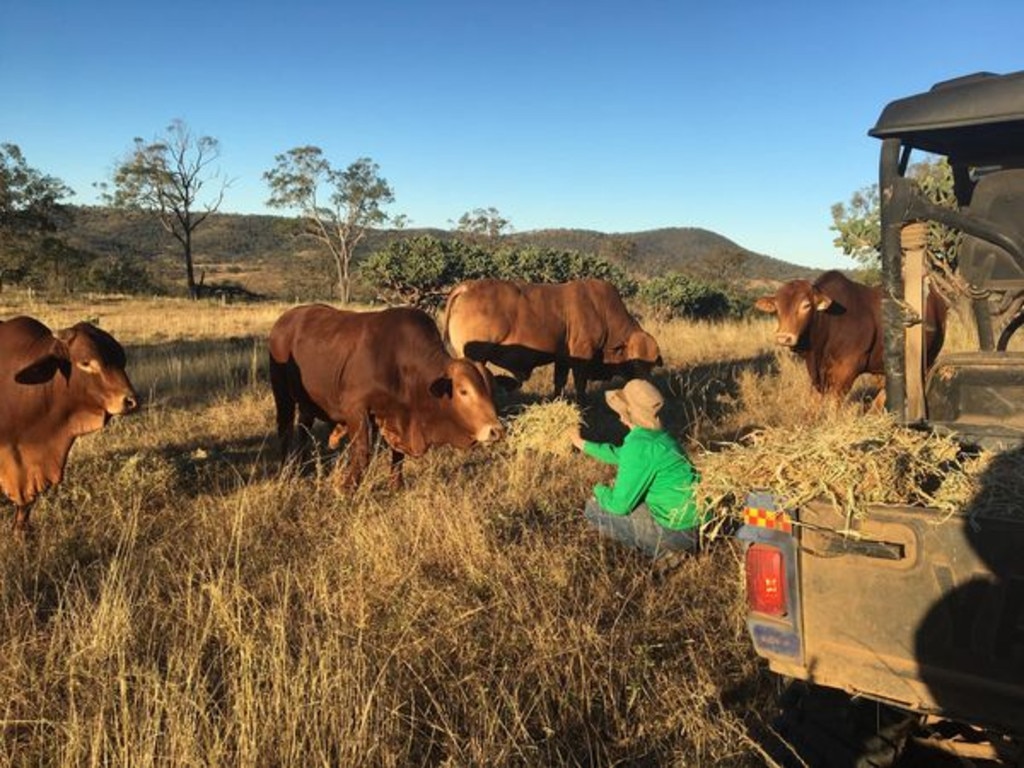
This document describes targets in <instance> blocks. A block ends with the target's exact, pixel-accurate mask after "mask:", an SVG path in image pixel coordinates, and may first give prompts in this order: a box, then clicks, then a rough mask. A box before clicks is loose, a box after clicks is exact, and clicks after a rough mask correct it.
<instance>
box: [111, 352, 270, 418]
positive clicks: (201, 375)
mask: <svg viewBox="0 0 1024 768" xmlns="http://www.w3.org/2000/svg"><path fill="white" fill-rule="evenodd" d="M126 351H127V354H128V366H127V370H128V375H129V376H130V377H131V380H132V383H133V384H134V385H135V389H136V391H137V392H138V393H139V395H140V396H141V397H142V399H143V401H144V403H146V404H159V405H161V406H192V405H204V404H207V403H210V402H213V401H215V400H217V399H218V398H221V397H224V396H225V395H230V394H232V393H235V392H238V391H241V390H243V389H245V388H246V387H267V391H269V384H268V383H267V349H266V339H265V338H264V337H263V336H233V337H230V338H226V339H211V340H202V341H172V342H165V343H160V344H146V345H137V346H129V347H128V348H127V350H126Z"/></svg>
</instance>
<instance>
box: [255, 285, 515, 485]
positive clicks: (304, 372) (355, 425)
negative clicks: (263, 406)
mask: <svg viewBox="0 0 1024 768" xmlns="http://www.w3.org/2000/svg"><path fill="white" fill-rule="evenodd" d="M269 347H270V382H271V386H272V387H273V392H274V404H275V407H276V410H277V434H278V438H279V440H280V445H281V458H282V463H285V462H287V461H288V460H289V458H291V457H292V439H293V435H294V428H295V419H296V411H297V412H298V422H299V424H300V425H301V426H302V427H304V428H305V429H306V430H307V431H308V430H309V428H310V427H311V426H312V424H313V422H314V420H316V419H320V420H321V421H326V422H330V423H332V424H335V425H336V426H335V427H334V431H333V432H332V433H331V437H330V444H331V446H332V447H336V446H337V445H338V443H339V442H340V440H341V439H342V438H344V437H348V438H349V441H350V445H349V462H348V471H347V473H346V474H345V476H344V478H342V480H341V482H342V484H343V485H344V486H345V487H347V488H352V487H354V486H356V485H357V484H358V483H359V481H360V479H361V478H362V475H363V472H364V471H365V469H366V467H367V465H368V463H369V459H370V424H371V421H372V422H374V423H375V424H376V425H377V427H379V429H380V433H381V435H382V437H383V438H384V441H385V442H386V443H387V444H388V446H389V447H390V448H391V481H392V484H393V485H394V486H396V487H397V486H400V485H401V484H402V466H401V465H402V460H403V458H404V457H405V456H406V455H409V456H421V455H422V454H423V453H424V452H425V451H426V450H427V448H429V447H430V446H433V445H454V446H457V447H459V448H469V447H471V446H473V445H475V444H477V443H490V442H492V441H495V440H499V439H500V438H502V437H503V436H504V430H503V428H502V425H501V422H500V421H499V420H498V415H497V412H496V411H495V407H494V400H493V390H494V386H495V380H494V377H492V376H491V374H490V372H489V371H488V370H487V369H486V368H485V367H484V366H483V365H482V364H479V363H474V362H472V361H469V360H456V359H454V358H452V357H451V356H450V355H449V354H448V353H447V352H446V351H445V348H444V344H443V343H442V341H441V335H440V333H439V332H438V329H437V325H436V324H435V323H434V321H433V319H431V318H430V316H429V315H427V314H426V313H424V312H422V311H420V310H418V309H412V308H409V307H399V308H392V309H385V310H382V311H377V312H346V311H342V310H337V309H334V308H333V307H328V306H325V305H322V304H311V305H305V306H299V307H295V308H293V309H290V310H288V311H287V312H285V313H284V314H283V315H281V317H280V318H278V320H277V322H275V323H274V326H273V328H272V329H271V331H270V339H269Z"/></svg>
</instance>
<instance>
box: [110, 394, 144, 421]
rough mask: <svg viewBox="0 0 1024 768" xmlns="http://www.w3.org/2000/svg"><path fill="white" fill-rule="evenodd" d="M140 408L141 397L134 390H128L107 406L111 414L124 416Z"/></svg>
mask: <svg viewBox="0 0 1024 768" xmlns="http://www.w3.org/2000/svg"><path fill="white" fill-rule="evenodd" d="M137 410H139V398H138V395H136V394H135V393H134V392H127V393H125V394H124V395H122V396H121V397H118V398H115V399H113V400H112V401H111V402H110V404H109V405H108V406H107V413H109V414H110V415H111V416H124V415H125V414H128V413H132V412H134V411H137Z"/></svg>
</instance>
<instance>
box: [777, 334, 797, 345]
mask: <svg viewBox="0 0 1024 768" xmlns="http://www.w3.org/2000/svg"><path fill="white" fill-rule="evenodd" d="M775 343H776V344H778V345H779V346H782V347H795V346H796V334H795V333H776V334H775Z"/></svg>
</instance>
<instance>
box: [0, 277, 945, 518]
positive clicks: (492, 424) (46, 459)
mask: <svg viewBox="0 0 1024 768" xmlns="http://www.w3.org/2000/svg"><path fill="white" fill-rule="evenodd" d="M880 299H881V294H880V291H879V290H878V289H876V288H868V287H867V286H864V285H861V284H859V283H855V282H853V281H851V280H849V279H847V278H846V277H844V276H843V275H841V274H840V273H838V272H834V271H833V272H827V273H825V274H824V275H822V276H821V277H820V278H819V279H818V280H817V281H815V282H814V283H813V284H812V283H810V282H808V281H806V280H793V281H790V282H789V283H786V284H784V285H782V286H781V287H780V288H779V289H778V290H777V291H776V292H775V294H774V295H773V296H765V297H762V298H761V299H759V300H758V301H757V303H756V306H757V308H758V309H761V310H763V311H766V312H774V313H776V314H777V316H778V329H777V332H776V340H777V341H778V343H779V344H781V345H784V346H786V347H788V348H790V349H792V350H793V351H794V352H796V353H798V354H800V355H802V356H803V357H804V358H805V359H806V361H807V370H808V373H809V374H810V377H811V382H812V384H813V385H814V387H815V388H816V389H818V390H819V391H821V392H832V393H835V394H837V395H840V396H842V395H845V394H846V393H847V392H848V391H849V389H850V386H851V385H852V383H853V380H854V379H855V378H856V377H857V376H858V375H859V374H860V373H864V372H869V373H877V374H880V373H882V372H883V371H882V357H881V328H882V325H881V311H880ZM926 322H927V323H928V330H929V345H928V347H929V350H928V351H929V361H931V360H933V359H934V357H935V355H936V354H937V353H938V350H939V349H940V348H941V345H942V338H943V330H944V326H945V306H944V305H943V304H942V303H941V301H938V300H937V298H935V297H932V296H930V297H929V302H928V317H927V318H926ZM442 327H443V336H442V331H440V330H439V329H438V326H437V324H436V323H435V321H434V319H433V318H432V317H431V316H430V315H428V314H426V313H425V312H423V311H421V310H419V309H414V308H410V307H396V308H390V309H384V310H380V311H370V312H351V311H342V310H337V309H334V308H332V307H329V306H326V305H321V304H315V305H304V306H298V307H294V308H292V309H289V310H288V311H286V312H285V313H284V314H283V315H281V317H280V318H279V319H278V320H277V321H276V322H275V323H274V325H273V327H272V329H271V331H270V336H269V339H268V348H269V355H270V384H271V388H272V391H273V397H274V406H275V410H276V423H277V434H278V439H279V444H280V451H281V459H282V464H285V463H287V462H288V461H289V460H290V459H291V458H292V457H293V456H295V455H296V454H298V455H299V456H300V457H301V456H302V455H303V454H304V449H305V447H306V436H307V435H308V434H309V427H310V426H311V425H312V424H313V422H314V421H315V420H317V419H319V420H322V421H326V422H328V423H330V424H332V425H333V427H334V429H333V432H332V433H331V435H330V439H329V444H330V445H331V447H337V446H338V445H339V444H340V442H341V441H342V440H343V439H346V438H347V439H348V441H349V458H348V462H347V469H346V470H344V472H343V473H342V472H341V471H340V470H339V474H338V475H337V477H338V481H339V483H340V484H341V485H342V486H344V487H346V488H351V487H354V486H355V485H357V484H358V483H359V481H360V479H361V477H362V475H363V473H364V471H365V469H366V466H367V464H368V462H369V457H370V444H371V440H370V437H371V429H372V428H373V427H376V428H377V429H378V430H379V432H380V435H381V437H382V438H383V440H384V441H385V443H387V445H388V447H389V448H390V450H391V481H392V483H393V485H395V486H398V485H401V483H402V461H403V459H404V457H405V456H406V455H410V456H421V455H422V454H423V453H424V452H425V451H426V450H427V449H428V448H430V447H431V446H437V445H452V446H456V447H458V448H470V447H471V446H473V445H476V444H477V443H489V442H492V441H495V440H499V439H501V437H502V436H503V434H504V428H503V426H502V424H501V421H500V420H499V418H498V414H497V410H496V408H495V404H494V392H495V389H496V388H497V387H507V386H515V385H518V383H521V382H522V381H523V380H524V379H526V378H528V377H529V376H530V373H531V372H532V371H533V369H534V368H536V367H539V366H542V365H547V364H554V370H555V373H554V394H555V396H558V395H560V394H561V393H562V391H563V390H564V388H565V386H566V384H567V382H568V374H569V373H570V372H571V373H572V375H573V386H574V390H575V394H576V397H577V399H580V398H582V397H583V395H584V394H585V392H586V388H587V383H588V382H589V381H591V380H603V379H609V378H611V377H613V376H625V377H642V376H647V375H649V374H650V372H651V370H652V369H653V368H654V367H655V366H659V365H661V364H662V359H661V353H660V350H659V348H658V343H657V341H656V340H655V339H654V337H653V336H652V335H651V334H649V333H647V332H646V331H644V330H643V329H642V328H641V327H640V325H639V323H638V322H637V321H636V320H635V319H634V318H633V317H632V315H630V313H629V312H628V310H627V309H626V306H625V304H624V303H623V301H622V299H621V297H620V296H619V294H618V292H617V291H616V290H615V288H614V287H613V286H612V285H611V284H610V283H607V282H605V281H603V280H594V279H590V280H578V281H573V282H570V283H565V284H527V283H518V282H508V281H500V280H489V279H488V280H475V281H469V282H466V283H462V284H460V285H459V286H457V287H456V288H455V289H454V290H453V291H452V292H451V294H450V295H449V297H448V301H447V303H446V307H445V312H444V318H443V321H442ZM486 363H492V364H494V365H497V366H500V367H501V368H504V369H505V370H507V371H509V372H511V373H512V374H513V376H514V378H509V377H507V376H495V375H494V374H492V373H491V371H490V370H489V369H488V368H487V367H486ZM125 365H126V357H125V352H124V349H123V348H122V347H121V345H120V344H119V343H118V342H117V341H116V340H115V339H114V338H113V337H112V336H111V335H110V334H108V333H106V332H105V331H102V330H100V329H99V328H96V327H95V326H93V325H90V324H89V323H79V324H77V325H75V326H72V327H71V328H67V329H64V330H60V331H57V332H53V331H51V330H50V329H49V328H47V327H46V326H45V325H43V324H42V323H41V322H39V321H38V320H35V319H33V318H30V317H16V318H13V319H10V320H7V321H6V322H3V321H0V488H2V490H3V492H4V494H5V495H6V496H7V498H8V499H10V500H11V501H12V502H13V504H14V508H15V517H14V528H15V530H16V531H18V532H21V533H24V532H26V531H27V530H28V529H29V512H30V508H31V505H32V503H33V502H34V501H35V499H36V498H37V496H38V495H39V494H40V493H41V492H42V491H44V490H45V489H46V488H48V487H50V486H53V485H56V484H57V483H59V482H60V480H61V477H62V476H63V473H64V466H65V463H66V461H67V457H68V453H69V451H70V450H71V446H72V444H73V443H74V441H75V439H76V438H77V437H79V436H80V435H84V434H87V433H89V432H94V431H96V430H98V429H100V428H101V427H102V426H103V425H104V424H106V422H107V421H108V420H109V418H110V417H111V416H118V415H122V414H127V413H131V412H132V411H134V410H136V409H137V408H138V397H137V395H136V393H135V390H134V389H133V388H132V384H131V382H130V381H129V379H128V375H127V373H126V372H125ZM296 419H297V421H298V424H299V425H300V426H301V427H303V429H302V430H301V431H300V434H299V435H298V438H299V440H296V435H295V424H296ZM296 442H301V445H299V446H296V445H295V443H296ZM296 447H297V448H298V450H296Z"/></svg>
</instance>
